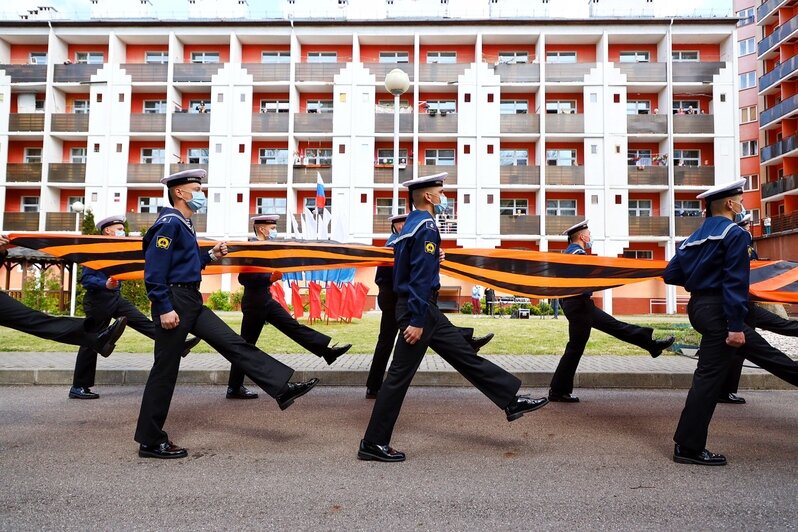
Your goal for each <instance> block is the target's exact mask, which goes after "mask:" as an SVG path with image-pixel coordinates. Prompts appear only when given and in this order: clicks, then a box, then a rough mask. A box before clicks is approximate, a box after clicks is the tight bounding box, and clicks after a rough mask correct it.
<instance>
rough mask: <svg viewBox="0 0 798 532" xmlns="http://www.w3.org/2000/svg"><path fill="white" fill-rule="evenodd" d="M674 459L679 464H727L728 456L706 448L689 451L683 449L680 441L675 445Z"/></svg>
mask: <svg viewBox="0 0 798 532" xmlns="http://www.w3.org/2000/svg"><path fill="white" fill-rule="evenodd" d="M673 461H674V462H676V463H677V464H697V465H708V466H722V465H726V457H725V456H723V455H722V454H715V453H711V452H709V451H708V450H706V449H704V450H703V451H701V452H695V451H688V450H686V449H682V448H681V446H680V445H679V444H678V443H677V444H676V445H674V446H673Z"/></svg>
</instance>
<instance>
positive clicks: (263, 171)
mask: <svg viewBox="0 0 798 532" xmlns="http://www.w3.org/2000/svg"><path fill="white" fill-rule="evenodd" d="M249 182H250V183H252V184H268V185H285V184H286V183H288V165H287V164H253V165H251V166H250V169H249Z"/></svg>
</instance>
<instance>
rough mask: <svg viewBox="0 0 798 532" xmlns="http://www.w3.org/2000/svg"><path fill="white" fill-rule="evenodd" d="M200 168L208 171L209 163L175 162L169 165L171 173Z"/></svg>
mask: <svg viewBox="0 0 798 532" xmlns="http://www.w3.org/2000/svg"><path fill="white" fill-rule="evenodd" d="M198 169H202V170H205V171H206V172H207V171H208V165H207V164H203V163H173V164H170V165H169V173H170V174H176V173H178V172H184V171H186V170H198Z"/></svg>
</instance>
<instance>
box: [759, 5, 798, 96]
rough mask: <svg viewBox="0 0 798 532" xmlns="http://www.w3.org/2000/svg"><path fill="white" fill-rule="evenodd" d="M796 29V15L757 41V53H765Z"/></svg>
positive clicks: (797, 28)
mask: <svg viewBox="0 0 798 532" xmlns="http://www.w3.org/2000/svg"><path fill="white" fill-rule="evenodd" d="M796 31H798V16H795V17H792V18H791V19H790V20H788V21H787V22H785V23H784V24H782V25H781V26H778V27H777V28H776V29H774V30H773V32H772V33H771V34H770V35H768V36H767V37H765V38H764V39H762V40H761V41H759V43H758V44H757V45H756V50H757V55H759V56H762V55H765V53H766V52H767V51H768V50H770V49H771V48H773V47H775V46H776V45H778V44H779V43H780V42H781V41H783V40H785V39H787V38H789V37H792V36H793V35H794V34H795V32H796ZM760 90H761V89H760Z"/></svg>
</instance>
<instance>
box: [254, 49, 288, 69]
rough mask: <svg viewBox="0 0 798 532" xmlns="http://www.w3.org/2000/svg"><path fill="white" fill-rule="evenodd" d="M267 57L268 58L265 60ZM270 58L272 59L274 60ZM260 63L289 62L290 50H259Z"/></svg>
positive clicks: (275, 63)
mask: <svg viewBox="0 0 798 532" xmlns="http://www.w3.org/2000/svg"><path fill="white" fill-rule="evenodd" d="M267 59H269V60H268V61H267ZM271 59H274V61H272V60H271ZM283 59H285V60H283ZM260 63H261V64H262V65H284V64H286V63H291V50H261V52H260Z"/></svg>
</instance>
